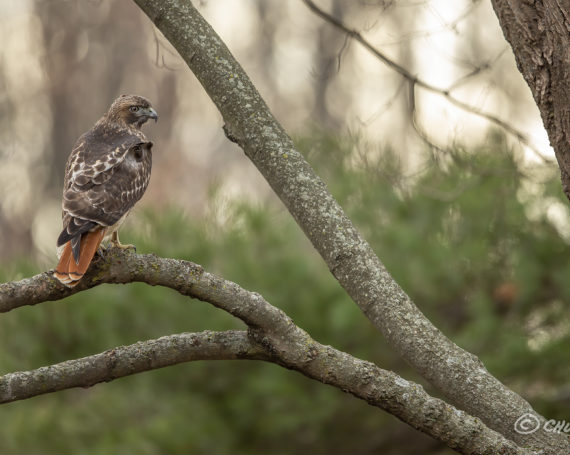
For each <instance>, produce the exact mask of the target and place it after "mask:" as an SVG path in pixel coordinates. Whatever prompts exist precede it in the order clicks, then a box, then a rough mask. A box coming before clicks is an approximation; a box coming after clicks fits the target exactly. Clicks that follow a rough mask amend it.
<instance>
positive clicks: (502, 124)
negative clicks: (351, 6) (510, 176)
mask: <svg viewBox="0 0 570 455" xmlns="http://www.w3.org/2000/svg"><path fill="white" fill-rule="evenodd" d="M302 1H303V3H305V5H307V7H308V8H309V9H310V10H311V11H312V12H313V13H315V14H316V15H317V16H319V17H320V18H321V19H324V20H325V21H326V22H328V23H329V24H331V25H332V26H334V27H335V28H337V29H339V30H340V31H342V32H343V33H345V34H346V35H347V36H349V37H350V38H352V39H353V40H355V41H356V42H358V43H360V44H361V45H362V46H363V47H364V48H365V49H366V50H367V51H368V52H370V53H371V54H372V55H374V56H375V57H376V58H377V59H378V60H380V61H381V62H382V63H384V64H385V65H386V66H388V67H389V68H391V69H393V70H394V71H396V72H397V73H398V74H400V75H401V76H403V77H404V78H406V79H407V80H408V81H410V82H411V83H413V84H414V85H416V86H418V87H420V88H423V89H425V90H427V91H428V92H432V93H436V94H437V95H440V96H442V97H443V98H445V99H446V100H447V101H449V102H450V103H451V104H453V105H454V106H457V107H458V108H460V109H462V110H464V111H465V112H468V113H470V114H473V115H476V116H477V117H481V118H483V119H485V120H487V121H488V122H491V123H493V124H495V125H496V126H498V127H499V128H502V129H503V130H505V131H506V132H507V133H509V134H511V135H513V136H514V137H516V138H517V140H519V141H520V142H522V143H523V144H524V145H526V146H527V147H528V148H529V149H531V150H532V151H533V152H534V153H535V154H536V155H537V156H538V157H539V158H540V159H541V160H542V161H543V162H545V163H546V162H550V161H551V160H550V159H548V158H547V157H546V156H544V155H543V154H542V153H541V151H540V150H539V149H538V148H536V147H535V146H534V144H533V143H532V141H531V140H530V138H529V137H528V135H526V134H525V133H523V132H522V131H520V130H519V129H517V128H515V127H514V126H513V125H511V124H510V123H508V122H506V121H505V120H502V119H500V118H499V117H497V116H496V115H493V114H489V113H488V112H485V111H483V110H481V109H478V108H476V107H475V106H472V105H470V104H468V103H465V102H464V101H461V100H460V99H458V98H456V97H455V96H453V95H452V94H451V91H452V90H453V89H454V88H455V87H457V85H458V82H459V81H456V82H455V83H453V84H452V85H451V87H450V88H447V89H443V88H439V87H436V86H435V85H432V84H430V83H428V82H426V81H424V80H423V79H421V78H420V77H418V76H416V75H414V74H412V73H410V72H409V71H408V70H407V69H406V68H404V67H403V66H402V65H400V64H398V63H396V62H395V61H394V60H392V59H391V58H390V57H388V56H387V55H386V54H384V53H383V52H382V51H381V50H379V49H378V48H377V47H375V46H373V45H372V44H371V43H370V42H369V41H368V40H367V39H366V38H364V37H363V36H362V34H361V33H360V32H358V31H357V30H354V29H351V28H349V27H348V26H347V25H345V24H344V23H343V22H342V21H340V20H339V19H337V18H336V17H334V16H332V15H331V14H329V13H327V12H326V11H325V10H323V9H321V8H319V7H318V6H317V5H316V4H315V2H314V1H313V0H302ZM480 71H481V69H480V68H479V69H478V70H475V71H473V72H472V73H471V74H469V75H468V76H473V75H475V74H477V73H479V72H480ZM465 79H466V77H465V76H464V77H462V78H461V80H460V81H461V82H462V83H463V82H465Z"/></svg>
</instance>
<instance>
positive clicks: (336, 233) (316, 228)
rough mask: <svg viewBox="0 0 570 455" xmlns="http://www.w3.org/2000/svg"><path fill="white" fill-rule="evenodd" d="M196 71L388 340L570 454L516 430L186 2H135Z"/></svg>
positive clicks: (474, 410)
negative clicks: (524, 430) (528, 431)
mask: <svg viewBox="0 0 570 455" xmlns="http://www.w3.org/2000/svg"><path fill="white" fill-rule="evenodd" d="M135 2H136V3H137V4H138V5H139V6H140V7H141V9H142V10H143V11H144V12H145V13H146V14H147V15H148V16H149V18H150V19H151V20H152V21H153V22H154V24H155V25H156V26H157V27H158V29H159V30H160V31H161V32H162V33H163V34H164V36H165V37H166V39H168V40H169V41H170V43H171V44H172V45H173V46H174V47H175V48H176V50H177V51H178V52H179V53H180V55H181V56H182V58H183V59H184V60H185V61H186V64H187V65H188V66H189V67H190V69H191V70H192V71H193V72H194V74H195V75H196V77H197V78H198V80H199V81H200V83H201V84H202V86H203V87H204V89H205V90H206V92H207V93H208V95H209V96H210V97H211V99H212V100H213V102H214V103H215V104H216V106H217V108H218V110H219V111H220V113H221V114H222V116H223V118H224V121H225V127H224V130H225V131H226V134H227V136H228V137H229V138H231V139H232V140H234V141H235V142H237V143H238V144H239V145H240V147H241V148H242V149H243V150H244V152H245V154H246V155H247V156H248V157H249V158H250V159H251V161H252V162H253V163H254V164H255V166H256V167H257V168H258V169H259V171H260V172H261V173H262V174H263V176H264V177H265V178H266V180H267V181H268V183H269V184H270V185H271V187H272V188H273V190H274V191H275V192H276V193H277V195H278V196H279V198H280V199H281V201H282V202H283V203H284V204H285V206H286V207H287V208H288V210H289V212H290V213H291V214H292V215H293V217H294V218H295V220H296V221H297V223H298V224H299V226H300V227H301V228H302V229H303V231H304V232H305V234H306V235H307V236H308V238H309V239H310V241H311V243H312V244H313V246H314V247H315V248H316V250H317V251H318V252H319V253H320V254H321V256H322V257H323V259H324V260H325V262H326V263H327V265H328V267H329V269H330V271H331V272H332V273H333V275H334V276H335V277H336V278H337V280H338V281H339V283H340V284H341V285H342V286H343V287H344V289H345V290H346V291H347V292H348V294H349V295H350V296H351V297H352V299H353V300H354V301H355V302H356V304H357V305H358V306H359V307H360V308H361V310H362V311H363V312H364V313H365V314H366V316H367V317H368V318H369V319H370V320H371V321H372V323H373V324H374V325H375V326H376V327H377V328H378V329H379V330H381V332H382V333H383V334H384V336H385V337H386V339H387V341H388V343H389V344H390V345H391V346H392V347H393V348H394V349H396V351H397V352H398V353H399V354H400V355H401V356H402V357H403V358H404V359H405V360H406V361H407V362H408V363H409V364H410V365H412V366H413V367H414V368H415V369H416V370H417V371H418V372H419V373H420V374H421V375H422V376H423V377H425V378H426V379H427V380H428V381H430V382H431V383H432V384H433V385H434V386H435V387H436V388H438V389H439V390H440V391H441V392H442V393H443V394H444V395H445V396H446V397H447V398H448V399H449V400H451V402H452V403H454V404H457V405H458V406H459V407H461V408H462V409H465V410H466V411H467V412H469V413H470V414H472V415H475V416H477V417H479V418H481V419H482V420H483V421H484V422H485V423H486V424H487V425H488V426H489V427H491V428H493V429H495V430H497V431H499V432H500V433H501V434H503V435H505V436H507V437H508V438H509V439H512V440H514V441H516V442H517V443H519V444H521V445H525V446H530V447H534V448H537V449H545V453H548V454H556V455H558V454H559V453H561V452H564V451H570V443H569V442H568V440H567V439H566V438H565V437H564V436H562V435H558V434H554V433H550V434H547V433H545V432H535V433H533V434H528V435H521V434H519V433H517V432H516V431H515V430H514V425H515V422H516V421H517V419H518V418H519V417H520V416H522V415H524V414H527V413H533V414H535V412H534V411H533V409H532V407H531V406H530V405H529V403H527V402H526V401H525V400H524V399H523V398H522V397H520V396H519V395H517V394H516V393H514V392H513V391H511V390H510V389H508V388H507V387H505V386H504V385H503V384H502V383H501V382H500V381H498V380H497V379H496V378H494V377H493V376H492V375H491V374H489V372H488V371H487V370H486V369H485V367H484V366H483V365H482V363H481V362H480V361H479V359H477V358H476V357H475V356H474V355H472V354H470V353H468V352H466V351H464V350H463V349H461V348H459V347H458V346H456V345H455V344H453V343H452V342H451V341H450V340H449V339H448V338H446V337H445V336H444V335H443V334H442V333H441V332H440V331H439V330H438V329H437V328H436V327H434V326H433V324H431V322H430V321H428V320H427V319H426V318H425V316H424V315H423V314H422V313H421V312H420V311H419V310H418V308H417V307H416V306H415V305H414V304H413V303H412V301H411V300H410V298H409V297H408V296H407V295H406V294H405V292H404V291H403V290H402V289H401V288H400V286H398V284H397V283H396V282H395V281H394V280H393V279H392V277H391V276H390V274H389V273H388V272H387V270H386V269H385V267H384V265H383V264H382V263H381V262H380V260H379V259H378V257H377V256H376V255H375V254H374V252H373V251H372V249H371V248H370V245H368V243H367V242H366V241H365V240H364V239H363V238H362V237H361V235H360V234H359V232H358V231H357V230H356V228H355V227H354V226H353V224H352V222H351V221H350V220H349V219H348V217H347V216H346V214H345V213H344V212H343V210H342V208H341V207H340V206H339V205H338V203H337V202H336V201H335V200H334V198H333V197H332V196H331V194H330V193H329V192H328V190H327V188H326V185H325V184H324V183H323V181H322V180H321V179H320V178H319V177H318V176H317V175H316V174H315V172H314V171H313V169H312V168H311V166H310V165H309V164H308V163H307V161H306V160H305V159H304V158H303V156H302V155H301V154H300V153H299V152H298V151H297V150H296V149H295V147H294V145H293V142H292V141H291V138H290V137H289V136H288V135H287V134H286V133H285V131H284V130H283V128H282V127H281V125H280V124H279V123H278V122H277V121H276V120H275V118H274V117H273V115H272V114H271V112H270V111H269V109H268V108H267V105H266V104H265V102H264V101H263V99H262V98H261V96H260V95H259V93H258V92H257V90H256V88H255V86H254V85H253V84H252V83H251V81H250V79H249V78H248V76H247V74H246V73H245V72H244V71H243V69H242V68H241V66H240V65H239V63H238V62H237V61H236V60H235V59H234V57H233V56H232V54H231V53H230V51H229V50H228V49H227V47H226V46H225V45H224V43H223V42H222V40H221V39H220V38H219V37H218V36H217V34H216V33H215V31H214V30H213V29H212V28H211V27H210V25H209V24H208V23H207V22H206V21H205V20H204V19H203V18H202V16H201V15H200V14H199V13H198V11H197V10H196V9H195V8H194V7H193V5H192V3H191V2H190V1H189V0H164V1H161V2H155V1H153V0H135Z"/></svg>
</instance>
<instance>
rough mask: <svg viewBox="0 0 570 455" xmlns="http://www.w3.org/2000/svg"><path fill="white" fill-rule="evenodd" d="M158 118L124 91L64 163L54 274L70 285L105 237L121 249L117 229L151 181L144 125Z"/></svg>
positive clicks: (149, 146) (144, 101)
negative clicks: (142, 128) (60, 228)
mask: <svg viewBox="0 0 570 455" xmlns="http://www.w3.org/2000/svg"><path fill="white" fill-rule="evenodd" d="M148 119H154V120H155V121H156V120H157V119H158V115H157V113H156V111H155V110H154V109H153V108H152V106H151V105H150V102H149V101H148V100H147V99H146V98H143V97H142V96H136V95H121V96H120V97H119V98H117V99H116V100H115V101H114V102H113V104H112V105H111V107H110V108H109V111H108V112H107V113H106V114H105V115H104V116H103V117H101V118H100V119H99V120H98V121H97V123H96V124H95V125H94V126H93V128H91V129H90V130H89V131H88V132H87V133H85V134H83V135H82V136H81V137H80V138H79V139H78V140H77V142H76V144H75V146H74V147H73V150H72V152H71V155H70V156H69V159H68V160H67V166H66V168H65V180H64V184H63V201H62V208H63V230H62V231H61V234H60V235H59V238H58V239H57V246H58V255H59V263H58V264H57V267H56V269H55V272H54V276H55V277H56V278H57V279H58V280H59V281H61V282H62V283H63V284H65V285H66V286H69V287H73V286H75V285H76V284H77V283H78V282H79V280H80V279H81V277H83V275H84V273H85V272H86V270H87V268H88V267H89V264H90V263H91V261H92V259H93V256H94V255H95V252H96V251H97V249H98V248H99V245H100V244H101V241H102V240H103V239H104V238H107V237H109V236H110V237H111V242H112V243H113V244H114V245H115V246H117V247H120V248H128V247H131V246H132V245H121V243H120V242H119V235H118V229H119V226H120V225H121V223H122V222H123V221H124V219H125V218H126V216H127V215H128V213H129V211H130V210H131V209H132V208H133V206H134V205H135V203H136V202H137V201H138V200H139V199H140V198H141V197H142V195H143V194H144V192H145V190H146V188H147V186H148V182H149V180H150V170H151V165H152V152H151V149H152V142H150V141H149V140H148V139H147V138H146V137H145V135H144V134H143V133H142V131H141V130H140V128H141V126H142V125H143V124H144V123H145V122H146V121H147V120H148Z"/></svg>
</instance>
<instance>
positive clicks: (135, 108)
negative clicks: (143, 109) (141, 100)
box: [129, 106, 139, 112]
mask: <svg viewBox="0 0 570 455" xmlns="http://www.w3.org/2000/svg"><path fill="white" fill-rule="evenodd" d="M129 110H130V111H131V112H138V110H139V107H138V106H131V107H130V108H129Z"/></svg>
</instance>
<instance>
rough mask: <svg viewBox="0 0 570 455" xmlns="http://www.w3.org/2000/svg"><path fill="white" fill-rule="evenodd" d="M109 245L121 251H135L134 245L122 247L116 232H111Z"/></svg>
mask: <svg viewBox="0 0 570 455" xmlns="http://www.w3.org/2000/svg"><path fill="white" fill-rule="evenodd" d="M111 244H112V245H113V246H114V247H116V248H120V249H121V250H128V249H130V248H132V249H133V250H135V251H136V250H137V247H136V246H134V245H123V244H122V243H121V242H119V231H118V230H116V231H115V232H113V234H112V235H111Z"/></svg>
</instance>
